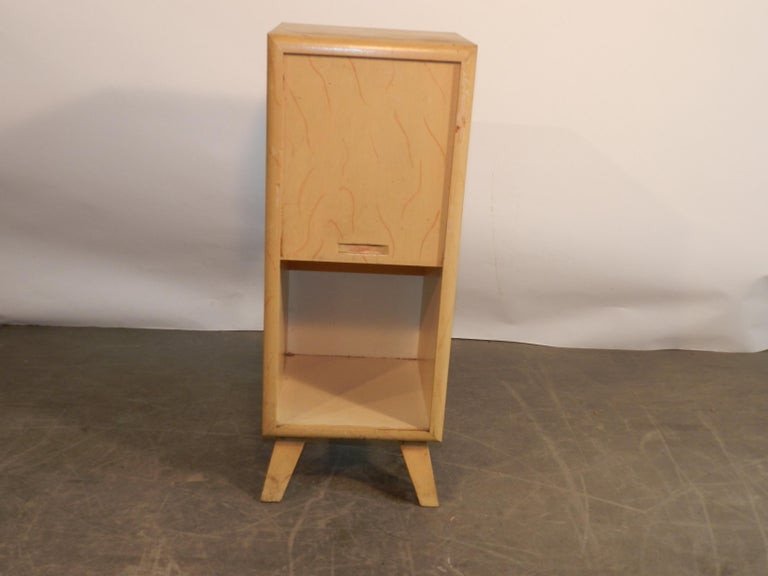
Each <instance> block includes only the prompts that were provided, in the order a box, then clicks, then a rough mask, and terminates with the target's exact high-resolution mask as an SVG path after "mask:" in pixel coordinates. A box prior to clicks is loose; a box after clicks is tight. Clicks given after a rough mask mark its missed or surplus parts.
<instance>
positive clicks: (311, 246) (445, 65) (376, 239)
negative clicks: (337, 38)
mask: <svg viewBox="0 0 768 576" xmlns="http://www.w3.org/2000/svg"><path fill="white" fill-rule="evenodd" d="M458 73H459V66H458V64H456V63H449V62H426V61H414V60H389V59H374V58H348V57H338V56H318V55H313V56H309V55H302V54H286V55H285V56H284V62H283V103H284V107H283V110H284V117H283V130H284V133H283V139H282V141H283V146H284V150H283V152H284V155H283V158H284V164H283V166H282V169H283V183H282V184H283V185H282V190H281V192H280V194H281V196H280V205H281V218H282V236H281V242H282V244H281V253H282V257H283V258H284V259H293V260H316V261H336V262H371V263H382V264H406V265H422V266H440V265H441V264H442V254H443V243H444V233H445V217H446V213H447V206H448V194H449V183H450V171H451V159H452V154H453V135H454V131H455V126H456V119H455V115H456V102H457V92H458Z"/></svg>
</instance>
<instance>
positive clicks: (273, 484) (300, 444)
mask: <svg viewBox="0 0 768 576" xmlns="http://www.w3.org/2000/svg"><path fill="white" fill-rule="evenodd" d="M303 449H304V441H303V440H276V441H275V446H274V447H273V448H272V458H271V459H270V461H269V468H268V469H267V477H266V479H265V480H264V488H263V490H262V491H261V501H262V502H280V501H281V500H282V499H283V495H285V489H286V488H287V487H288V482H290V480H291V476H292V475H293V471H294V469H295V468H296V463H297V462H298V461H299V456H301V451H302V450H303Z"/></svg>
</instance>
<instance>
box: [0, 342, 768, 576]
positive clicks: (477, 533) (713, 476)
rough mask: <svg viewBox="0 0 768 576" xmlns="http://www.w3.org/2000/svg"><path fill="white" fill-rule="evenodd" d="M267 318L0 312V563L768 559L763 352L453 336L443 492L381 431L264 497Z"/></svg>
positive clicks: (202, 570) (339, 568) (222, 569)
mask: <svg viewBox="0 0 768 576" xmlns="http://www.w3.org/2000/svg"><path fill="white" fill-rule="evenodd" d="M260 353H261V334H259V333H242V332H240V333H232V332H230V333H206V332H174V331H144V330H103V329H102V330H99V329H72V328H34V327H3V328H0V574H2V575H3V576H10V575H24V576H26V575H30V576H32V575H37V574H50V575H56V576H65V575H77V576H83V575H88V574H94V575H100V576H101V575H110V574H119V575H147V576H155V575H166V576H168V575H180V574H194V575H197V574H200V575H230V574H231V575H248V574H259V575H261V574H265V575H266V574H281V575H289V574H295V575H300V576H310V575H336V576H342V575H354V576H360V575H369V574H370V575H383V574H386V575H393V576H395V575H396V576H401V575H407V574H414V575H435V576H438V575H440V576H442V575H462V574H463V575H467V576H470V575H486V574H487V575H494V576H497V575H506V574H553V575H554V574H557V575H560V574H565V575H581V574H600V575H602V574H622V575H625V574H648V575H653V576H661V575H667V574H669V575H675V576H681V575H686V574H691V575H693V574H696V575H717V574H720V575H729V574H732V575H735V574H739V575H745V574H761V575H764V574H768V433H767V432H768V410H767V409H768V354H767V353H762V354H753V355H741V354H730V355H725V354H711V353H694V352H650V353H649V352H616V351H587V350H563V349H554V348H544V347H536V346H528V345H520V344H508V343H493V342H470V341H456V342H454V352H453V354H454V356H453V364H452V371H451V381H450V385H449V395H448V409H447V420H446V423H447V425H446V435H445V441H444V442H443V443H442V444H441V445H435V446H434V447H433V449H432V454H433V460H434V466H435V473H436V477H437V482H438V490H439V493H440V499H441V504H442V505H441V507H440V508H438V509H423V508H419V507H418V506H417V505H416V504H415V496H414V494H413V491H412V488H411V485H410V483H409V480H408V476H407V474H406V471H405V468H404V465H403V463H402V461H401V459H400V455H399V451H398V449H397V445H396V444H394V443H327V442H314V443H311V444H309V445H308V447H307V449H306V450H305V452H304V455H303V456H302V459H301V461H300V462H299V465H298V468H297V471H296V474H295V476H294V478H293V480H292V482H291V485H290V486H289V488H288V492H287V494H286V497H285V500H284V501H283V502H282V503H281V504H262V503H260V502H259V501H258V494H259V492H260V488H261V481H262V478H263V474H264V472H265V469H266V465H267V462H268V458H269V454H270V448H271V443H270V442H269V441H265V440H263V439H262V438H261V437H260V434H259V426H260V415H259V410H260V405H261V401H260V393H261V388H260Z"/></svg>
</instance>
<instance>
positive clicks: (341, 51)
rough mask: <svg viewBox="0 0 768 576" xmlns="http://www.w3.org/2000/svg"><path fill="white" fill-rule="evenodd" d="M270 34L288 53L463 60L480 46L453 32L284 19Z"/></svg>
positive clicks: (436, 60)
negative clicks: (291, 21)
mask: <svg viewBox="0 0 768 576" xmlns="http://www.w3.org/2000/svg"><path fill="white" fill-rule="evenodd" d="M270 36H271V37H273V38H279V40H280V43H281V45H282V46H284V47H285V52H286V53H287V54H317V55H324V56H350V57H360V58H394V59H401V60H423V61H435V62H463V61H465V60H467V59H468V58H470V57H472V56H473V55H474V54H475V52H476V50H477V47H476V46H475V45H474V44H473V43H472V42H470V41H468V40H467V39H466V38H463V37H461V36H459V35H458V34H454V33H453V32H425V31H416V30H386V29H379V28H350V27H344V26H322V25H320V26H318V25H313V24H291V23H284V24H281V25H280V26H278V27H277V28H275V29H274V30H273V31H272V32H271V33H270Z"/></svg>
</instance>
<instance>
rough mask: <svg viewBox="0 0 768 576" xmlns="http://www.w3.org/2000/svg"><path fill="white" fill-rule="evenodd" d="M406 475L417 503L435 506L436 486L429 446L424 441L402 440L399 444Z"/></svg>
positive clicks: (436, 503)
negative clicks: (409, 478)
mask: <svg viewBox="0 0 768 576" xmlns="http://www.w3.org/2000/svg"><path fill="white" fill-rule="evenodd" d="M400 451H401V452H402V453H403V460H405V466H406V468H408V475H409V476H410V477H411V482H412V483H413V487H414V489H415V490H416V498H417V499H418V500H419V505H421V506H425V507H429V508H432V507H436V506H438V505H439V503H438V501H437V487H436V486H435V474H434V472H433V471H432V459H431V458H430V457H429V446H428V445H427V444H426V442H403V443H402V444H400Z"/></svg>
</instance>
